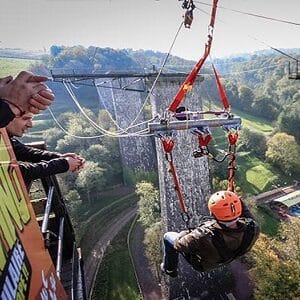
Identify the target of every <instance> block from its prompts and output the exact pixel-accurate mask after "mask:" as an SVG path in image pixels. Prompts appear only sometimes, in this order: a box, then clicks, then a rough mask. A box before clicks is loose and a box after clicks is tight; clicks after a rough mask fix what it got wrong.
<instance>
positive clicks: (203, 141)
mask: <svg viewBox="0 0 300 300" xmlns="http://www.w3.org/2000/svg"><path fill="white" fill-rule="evenodd" d="M211 140H212V136H211V135H210V134H205V135H204V134H198V142H199V146H201V147H205V146H207V145H208V143H209V142H210V141H211Z"/></svg>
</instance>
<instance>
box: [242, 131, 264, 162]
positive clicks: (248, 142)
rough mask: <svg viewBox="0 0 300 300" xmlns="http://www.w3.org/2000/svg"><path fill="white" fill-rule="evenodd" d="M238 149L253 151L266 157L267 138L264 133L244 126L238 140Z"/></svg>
mask: <svg viewBox="0 0 300 300" xmlns="http://www.w3.org/2000/svg"><path fill="white" fill-rule="evenodd" d="M238 150H244V151H251V152H252V153H254V154H256V155H257V156H259V157H264V155H265V152H266V150H267V139H266V137H265V135H264V134H262V133H259V132H257V131H253V130H250V129H249V128H247V127H244V128H243V129H242V130H241V133H240V139H239V140H238Z"/></svg>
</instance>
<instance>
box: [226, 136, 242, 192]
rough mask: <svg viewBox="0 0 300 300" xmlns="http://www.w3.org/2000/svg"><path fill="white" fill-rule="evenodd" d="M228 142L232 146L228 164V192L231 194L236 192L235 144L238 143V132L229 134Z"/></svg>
mask: <svg viewBox="0 0 300 300" xmlns="http://www.w3.org/2000/svg"><path fill="white" fill-rule="evenodd" d="M227 137H228V141H229V144H230V147H229V152H230V155H229V164H228V170H229V172H228V190H229V191H231V192H234V187H235V180H234V175H235V170H236V168H235V144H236V142H237V139H238V137H239V134H238V132H234V133H232V132H229V133H228V136H227Z"/></svg>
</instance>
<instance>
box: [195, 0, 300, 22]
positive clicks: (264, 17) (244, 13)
mask: <svg viewBox="0 0 300 300" xmlns="http://www.w3.org/2000/svg"><path fill="white" fill-rule="evenodd" d="M194 2H196V3H200V4H203V5H207V6H212V4H209V3H205V2H202V1H196V0H194ZM218 8H221V9H224V10H229V11H232V12H236V13H239V14H243V15H248V16H251V17H256V18H261V19H266V20H270V21H276V22H281V23H286V24H290V25H296V26H300V23H296V22H292V21H287V20H283V19H278V18H272V17H267V16H264V15H259V14H254V13H249V12H246V11H241V10H237V9H233V8H227V7H224V6H219V5H218Z"/></svg>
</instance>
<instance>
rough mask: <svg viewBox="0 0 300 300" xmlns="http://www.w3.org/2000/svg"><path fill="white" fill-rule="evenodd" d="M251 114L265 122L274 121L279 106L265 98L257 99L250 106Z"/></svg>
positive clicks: (270, 99)
mask: <svg viewBox="0 0 300 300" xmlns="http://www.w3.org/2000/svg"><path fill="white" fill-rule="evenodd" d="M251 108H252V111H253V114H255V115H256V116H259V117H262V118H265V119H267V120H271V121H273V120H275V119H276V118H277V116H278V112H279V105H278V104H277V103H276V102H275V101H273V100H272V98H269V97H266V96H259V97H257V98H256V99H255V100H254V101H253V103H252V105H251Z"/></svg>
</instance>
